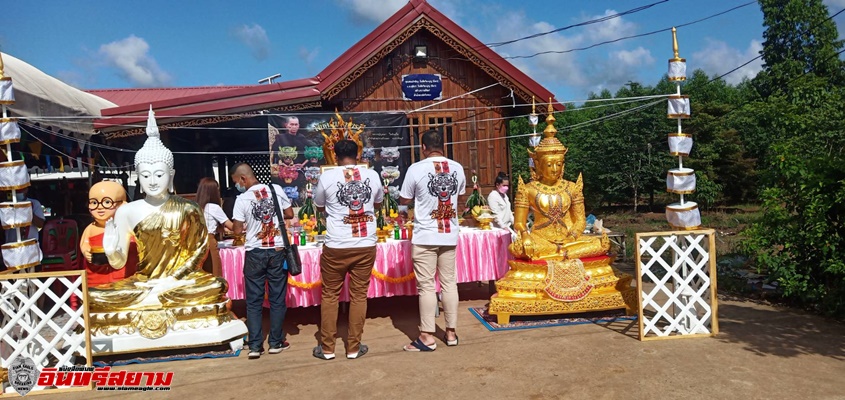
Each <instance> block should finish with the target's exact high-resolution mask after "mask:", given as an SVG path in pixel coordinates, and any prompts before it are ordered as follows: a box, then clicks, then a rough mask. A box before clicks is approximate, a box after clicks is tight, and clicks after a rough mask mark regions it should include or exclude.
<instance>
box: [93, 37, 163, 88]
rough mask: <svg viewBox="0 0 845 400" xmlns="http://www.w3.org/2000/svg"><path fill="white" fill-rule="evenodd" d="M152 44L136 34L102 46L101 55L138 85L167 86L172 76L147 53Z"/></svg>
mask: <svg viewBox="0 0 845 400" xmlns="http://www.w3.org/2000/svg"><path fill="white" fill-rule="evenodd" d="M149 51H150V45H149V44H147V41H146V40H144V39H142V38H139V37H137V36H135V35H130V36H129V37H128V38H126V39H122V40H118V41H115V42H111V43H108V44H104V45H102V46H100V52H99V54H100V56H102V57H103V58H104V59H105V61H106V62H107V63H108V64H109V65H111V66H113V67H116V68H117V69H118V70H119V71H120V74H121V75H123V76H124V77H125V78H126V79H128V80H129V81H130V82H132V83H133V84H135V85H138V86H166V85H167V84H169V83H170V80H171V77H170V75H169V74H168V73H166V72H164V71H163V70H162V69H161V68H160V67H159V66H158V63H156V61H155V59H154V58H153V57H152V56H151V55H149V54H147V53H148V52H149Z"/></svg>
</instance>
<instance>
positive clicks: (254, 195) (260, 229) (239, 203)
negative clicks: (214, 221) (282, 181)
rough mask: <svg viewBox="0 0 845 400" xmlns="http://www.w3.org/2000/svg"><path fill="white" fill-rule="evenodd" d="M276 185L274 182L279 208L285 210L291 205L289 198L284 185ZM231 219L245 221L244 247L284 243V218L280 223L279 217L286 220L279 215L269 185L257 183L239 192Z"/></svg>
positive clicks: (264, 247) (275, 245) (252, 247)
mask: <svg viewBox="0 0 845 400" xmlns="http://www.w3.org/2000/svg"><path fill="white" fill-rule="evenodd" d="M273 186H275V187H274V189H275V190H276V198H277V199H278V201H279V209H280V210H281V211H282V212H285V209H287V208H288V207H290V206H291V203H290V200H289V199H288V196H287V195H286V194H285V191H284V190H282V187H281V186H279V185H273ZM232 219H233V220H235V221H243V223H244V225H245V230H246V238H245V243H244V249H245V250H246V251H249V250H252V249H272V248H276V247H285V242H284V240H283V239H282V236H281V235H282V234H283V232H284V222H282V224H281V225H280V224H279V222H280V221H284V216H282V215H276V209H275V207H273V198H272V197H271V192H270V187H269V186H267V185H265V184H261V183H259V184H255V185H252V186H251V187H250V188H249V189H247V190H246V192H243V193H241V194H240V195H238V198H237V199H236V200H235V209H234V211H233V212H232ZM280 226H281V229H280V228H279V227H280Z"/></svg>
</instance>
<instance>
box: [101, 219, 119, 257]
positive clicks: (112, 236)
mask: <svg viewBox="0 0 845 400" xmlns="http://www.w3.org/2000/svg"><path fill="white" fill-rule="evenodd" d="M119 243H120V236H119V235H118V233H117V223H116V222H114V218H110V219H109V220H108V221H106V226H105V229H104V232H103V250H104V251H105V253H106V255H107V256H109V255H112V254H115V253H120V251H121V250H120V245H119Z"/></svg>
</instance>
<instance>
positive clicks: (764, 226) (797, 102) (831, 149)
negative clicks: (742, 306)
mask: <svg viewBox="0 0 845 400" xmlns="http://www.w3.org/2000/svg"><path fill="white" fill-rule="evenodd" d="M761 4H762V6H763V7H762V9H763V12H764V21H765V23H766V26H767V29H766V33H765V35H764V36H765V38H766V42H765V43H764V49H763V56H764V60H765V61H766V65H765V70H764V71H763V73H761V76H758V78H760V79H757V82H756V86H757V87H758V88H762V90H761V91H760V93H761V95H762V99H761V100H760V101H757V102H755V103H754V104H752V105H750V106H749V107H748V110H750V111H753V112H754V113H755V114H756V115H754V116H755V117H756V122H757V126H758V129H760V127H763V129H765V130H767V131H768V132H769V135H768V142H769V146H768V148H766V149H765V150H763V154H762V157H763V158H762V166H763V168H762V169H761V171H762V172H761V184H762V186H763V190H762V193H761V198H762V200H763V205H764V216H763V218H762V219H761V220H760V221H759V222H757V223H755V224H754V225H753V226H752V228H751V229H749V231H748V232H747V234H746V236H747V240H746V241H745V242H744V246H745V248H746V250H747V251H748V252H749V253H750V254H751V255H752V256H753V257H754V259H755V261H756V262H757V265H758V267H759V268H761V269H767V270H768V272H769V273H770V274H771V276H772V277H774V278H775V279H777V280H778V282H779V283H780V284H781V287H782V288H783V290H784V294H785V295H786V296H788V298H790V299H792V300H794V301H795V302H797V303H799V304H802V305H805V306H807V307H812V308H815V309H817V310H819V311H822V312H825V313H828V314H832V315H836V316H845V262H843V257H842V255H841V254H842V251H843V249H845V224H843V222H845V221H843V218H845V205H843V204H845V150H843V147H845V129H843V123H845V113H843V111H842V109H841V104H842V102H843V101H845V89H844V88H843V80H842V62H841V61H840V60H839V58H838V57H837V55H838V53H839V52H840V51H841V48H842V42H841V41H838V40H836V38H837V36H838V33H837V32H836V27H835V25H833V22H831V21H830V20H829V19H827V17H828V14H827V9H826V8H825V7H824V6H823V5H822V4H821V1H819V0H790V1H786V0H762V1H761ZM748 115H752V114H747V113H746V116H748ZM761 130H762V129H761ZM757 145H761V143H757Z"/></svg>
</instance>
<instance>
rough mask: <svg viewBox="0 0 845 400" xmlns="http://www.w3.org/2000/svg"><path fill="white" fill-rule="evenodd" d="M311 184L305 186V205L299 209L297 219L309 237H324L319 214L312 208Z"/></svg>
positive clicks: (324, 230)
mask: <svg viewBox="0 0 845 400" xmlns="http://www.w3.org/2000/svg"><path fill="white" fill-rule="evenodd" d="M311 188H312V186H311V183H310V182H309V183H308V184H306V185H305V203H304V204H303V205H302V207H301V208H300V209H299V213H297V217H298V218H299V223H300V226H302V227H303V229H304V230H305V232H306V233H307V234H308V236H309V237H313V236H314V235H325V234H326V227H325V225H324V224H323V220H322V218H321V217H320V213H319V212H318V211H317V208H316V207H315V206H314V199H313V198H312V196H313V194H312V191H311Z"/></svg>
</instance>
